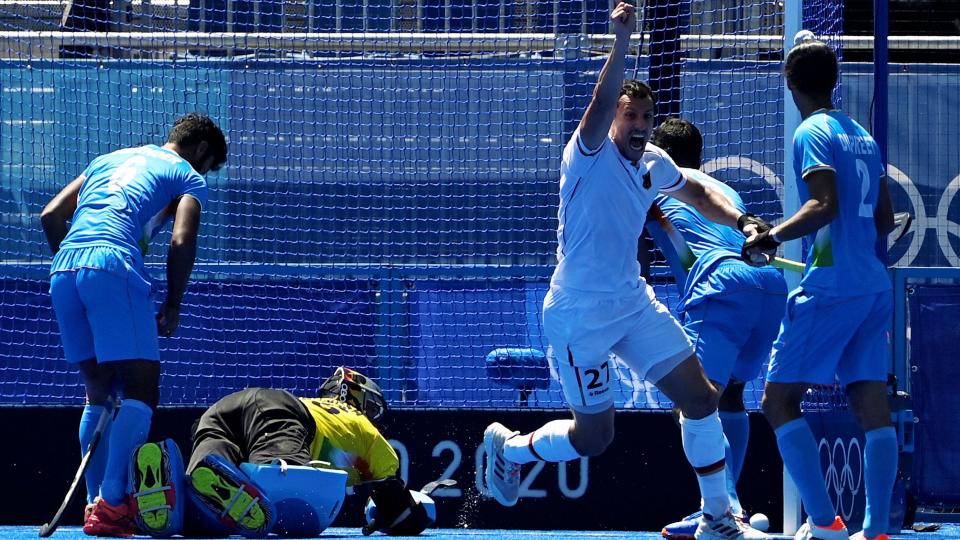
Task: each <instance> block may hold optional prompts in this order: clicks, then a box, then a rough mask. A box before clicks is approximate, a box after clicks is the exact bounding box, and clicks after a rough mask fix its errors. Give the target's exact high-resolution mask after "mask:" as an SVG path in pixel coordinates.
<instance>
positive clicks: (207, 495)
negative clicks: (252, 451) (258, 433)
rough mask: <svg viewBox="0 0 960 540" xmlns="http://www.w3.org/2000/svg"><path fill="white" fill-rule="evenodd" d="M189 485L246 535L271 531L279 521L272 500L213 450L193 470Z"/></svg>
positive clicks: (208, 506)
mask: <svg viewBox="0 0 960 540" xmlns="http://www.w3.org/2000/svg"><path fill="white" fill-rule="evenodd" d="M190 487H191V488H192V490H193V492H194V493H195V494H196V495H197V498H198V499H199V501H200V503H202V504H203V505H205V506H206V507H207V508H208V509H209V510H211V511H213V512H214V513H215V514H217V515H218V517H219V519H220V521H221V522H222V523H223V524H225V525H226V526H228V527H230V528H231V529H232V530H234V531H236V532H238V533H240V534H241V535H243V536H246V537H247V538H263V537H265V536H267V535H268V534H270V529H272V528H273V525H274V522H275V521H276V515H277V512H276V509H275V508H274V506H273V503H271V502H270V500H269V499H268V498H267V497H266V496H265V495H264V494H263V493H262V492H261V491H260V489H259V488H257V486H256V485H254V484H253V483H252V482H250V481H249V480H247V478H246V477H245V476H244V475H243V473H241V472H240V470H239V469H237V468H236V467H235V466H232V465H231V464H229V463H228V462H227V461H226V460H224V459H223V458H221V457H220V456H217V455H214V454H211V455H209V456H207V457H205V458H203V461H201V462H200V465H199V466H198V467H197V468H196V469H194V470H193V473H191V474H190Z"/></svg>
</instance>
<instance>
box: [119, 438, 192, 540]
mask: <svg viewBox="0 0 960 540" xmlns="http://www.w3.org/2000/svg"><path fill="white" fill-rule="evenodd" d="M182 476H183V461H182V459H181V457H180V451H179V450H178V449H177V448H176V443H174V442H173V441H171V440H167V441H165V442H164V443H163V444H162V445H161V444H158V443H152V442H150V443H146V444H143V445H140V446H139V447H138V448H137V449H136V450H135V451H134V453H133V459H132V461H131V466H130V480H131V482H133V486H132V488H131V490H130V491H131V492H132V493H133V495H131V503H132V510H133V512H134V519H135V520H136V522H137V525H138V526H139V527H140V530H141V531H143V532H144V533H146V534H149V535H151V536H155V537H165V536H171V535H174V534H178V533H180V532H181V529H182V528H183V508H182V507H183V483H182V482H181V478H182Z"/></svg>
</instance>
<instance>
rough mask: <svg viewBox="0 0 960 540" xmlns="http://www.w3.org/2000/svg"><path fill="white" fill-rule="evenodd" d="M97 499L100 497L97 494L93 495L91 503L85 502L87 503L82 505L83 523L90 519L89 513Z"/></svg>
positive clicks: (91, 511)
mask: <svg viewBox="0 0 960 540" xmlns="http://www.w3.org/2000/svg"><path fill="white" fill-rule="evenodd" d="M99 500H100V497H99V496H98V497H94V499H93V502H92V503H87V505H86V506H84V507H83V522H84V523H86V522H87V520H88V519H90V514H92V513H93V507H94V506H96V505H97V501H99Z"/></svg>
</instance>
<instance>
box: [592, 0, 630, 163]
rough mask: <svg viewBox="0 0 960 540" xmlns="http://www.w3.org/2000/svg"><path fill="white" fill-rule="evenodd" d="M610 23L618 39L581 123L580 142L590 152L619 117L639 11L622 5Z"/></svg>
mask: <svg viewBox="0 0 960 540" xmlns="http://www.w3.org/2000/svg"><path fill="white" fill-rule="evenodd" d="M610 21H611V24H612V25H613V32H614V35H615V36H616V38H615V39H614V42H613V50H611V51H610V56H609V57H607V61H606V62H605V63H604V64H603V69H601V70H600V77H599V79H598V80H597V86H596V87H594V89H593V99H591V100H590V104H589V105H588V106H587V110H586V112H584V113H583V118H582V119H581V120H580V139H581V140H582V141H583V144H584V145H585V146H586V147H587V148H588V149H589V150H596V149H597V148H599V147H600V145H601V144H602V143H603V140H604V139H605V138H606V137H607V132H608V131H609V130H610V124H611V123H613V117H614V116H615V115H616V112H617V101H618V98H619V96H620V88H621V87H622V86H623V76H624V75H623V73H624V69H625V59H624V57H625V55H626V53H627V48H628V47H629V45H630V33H631V32H633V30H634V28H636V25H637V17H636V10H635V8H634V7H633V6H632V5H630V4H628V3H626V2H620V3H619V4H617V7H615V8H614V9H613V12H612V13H611V14H610Z"/></svg>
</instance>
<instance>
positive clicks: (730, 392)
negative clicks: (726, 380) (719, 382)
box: [717, 381, 746, 412]
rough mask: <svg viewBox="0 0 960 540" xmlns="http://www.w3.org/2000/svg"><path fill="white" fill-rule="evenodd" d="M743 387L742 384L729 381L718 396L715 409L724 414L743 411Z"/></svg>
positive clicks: (744, 408)
mask: <svg viewBox="0 0 960 540" xmlns="http://www.w3.org/2000/svg"><path fill="white" fill-rule="evenodd" d="M743 387H744V384H743V383H742V382H734V381H730V384H728V385H727V386H726V387H725V388H724V389H723V393H722V394H720V401H719V403H718V404H717V408H718V409H720V410H721V411H726V412H741V411H745V410H746V407H745V406H744V405H743Z"/></svg>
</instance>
